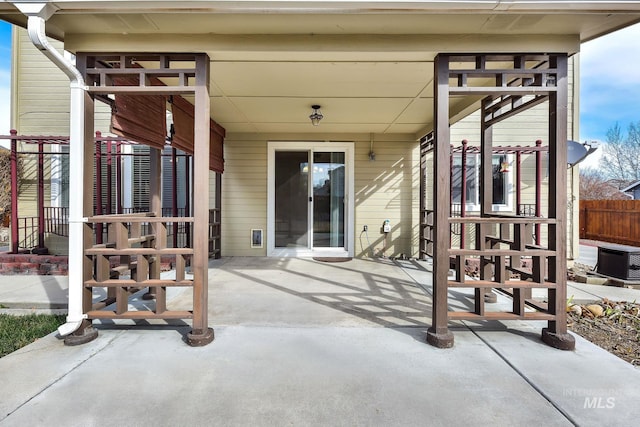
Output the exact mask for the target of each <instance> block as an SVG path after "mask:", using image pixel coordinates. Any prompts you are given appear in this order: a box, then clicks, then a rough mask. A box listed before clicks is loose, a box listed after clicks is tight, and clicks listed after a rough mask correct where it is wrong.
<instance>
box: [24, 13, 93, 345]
mask: <svg viewBox="0 0 640 427" xmlns="http://www.w3.org/2000/svg"><path fill="white" fill-rule="evenodd" d="M14 5H15V6H16V7H17V8H18V9H19V10H20V12H22V13H23V14H25V15H26V16H27V17H28V21H27V31H28V33H29V38H30V39H31V42H32V43H33V44H34V45H35V46H36V47H37V48H38V50H40V51H41V52H42V53H43V54H44V55H45V56H46V57H47V58H49V59H50V60H51V62H53V63H54V64H55V65H56V66H57V67H58V68H60V69H61V70H62V71H63V72H64V73H65V74H66V75H67V76H68V77H69V80H70V88H71V109H70V128H69V158H70V161H69V306H68V314H67V323H65V324H64V325H62V326H60V327H59V328H58V332H59V333H60V335H62V336H65V335H69V334H71V333H73V332H75V331H76V330H77V329H78V328H79V327H80V326H81V324H82V321H83V320H84V319H86V318H87V315H86V314H84V313H83V307H82V287H83V277H82V257H83V247H82V244H83V240H84V239H83V227H84V222H85V218H83V213H84V212H83V204H84V202H83V194H84V188H83V187H84V182H83V179H84V134H85V125H84V108H85V101H84V99H85V98H84V97H85V90H86V87H85V82H84V79H83V77H82V74H81V73H80V71H79V70H78V69H77V68H76V67H75V66H74V65H73V64H72V63H71V62H70V61H69V60H68V59H66V58H65V57H64V56H63V55H62V54H61V53H60V52H58V51H57V50H56V49H55V48H54V47H53V46H52V45H51V44H50V43H49V41H48V40H47V36H46V33H45V27H46V20H47V19H49V18H50V17H51V16H52V15H53V14H54V13H55V12H56V8H55V7H54V6H53V5H51V3H32V2H28V3H20V2H14Z"/></svg>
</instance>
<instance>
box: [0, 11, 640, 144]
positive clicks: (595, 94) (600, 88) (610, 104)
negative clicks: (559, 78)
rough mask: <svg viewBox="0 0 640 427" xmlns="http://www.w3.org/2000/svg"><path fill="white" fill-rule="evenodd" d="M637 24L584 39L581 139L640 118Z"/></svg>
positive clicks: (1, 130) (6, 76) (0, 61)
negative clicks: (587, 40) (588, 40)
mask: <svg viewBox="0 0 640 427" xmlns="http://www.w3.org/2000/svg"><path fill="white" fill-rule="evenodd" d="M638 40H640V24H638V25H634V26H632V27H629V28H626V29H623V30H620V31H617V32H615V33H613V34H610V35H608V36H605V37H601V38H599V39H596V40H593V41H591V42H588V43H585V44H584V45H583V46H582V53H581V70H580V72H581V83H580V88H581V94H580V141H585V140H593V139H596V140H601V141H604V140H605V135H606V132H607V130H608V129H609V128H610V127H612V126H613V125H614V124H615V123H616V122H617V123H619V124H620V126H621V127H622V129H623V130H625V131H626V129H627V127H628V126H629V123H631V122H638V121H640V72H638V69H639V68H640V43H639V42H638ZM10 76H11V25H10V24H7V23H5V22H4V21H0V134H5V135H6V134H7V133H9V124H10V119H9V102H10V78H11V77H10Z"/></svg>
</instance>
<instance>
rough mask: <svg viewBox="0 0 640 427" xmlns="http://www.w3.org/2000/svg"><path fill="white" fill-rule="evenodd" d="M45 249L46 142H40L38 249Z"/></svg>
mask: <svg viewBox="0 0 640 427" xmlns="http://www.w3.org/2000/svg"><path fill="white" fill-rule="evenodd" d="M42 248H44V142H43V141H42V140H40V141H38V249H42Z"/></svg>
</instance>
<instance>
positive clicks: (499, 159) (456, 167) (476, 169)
mask: <svg viewBox="0 0 640 427" xmlns="http://www.w3.org/2000/svg"><path fill="white" fill-rule="evenodd" d="M510 157H511V156H509V155H507V154H496V155H494V156H493V158H492V162H491V163H492V169H493V200H492V204H493V209H494V210H498V211H500V210H502V211H504V210H511V208H512V206H511V205H512V203H511V198H510V194H511V191H512V171H511V169H510V166H509V165H510ZM451 172H452V177H451V192H452V194H451V196H452V201H453V204H461V203H462V202H461V197H462V154H460V153H454V154H453V169H452V171H451ZM466 174H467V176H466V182H465V183H464V185H465V190H466V195H465V204H466V211H479V210H480V180H479V177H480V155H479V154H467V165H466Z"/></svg>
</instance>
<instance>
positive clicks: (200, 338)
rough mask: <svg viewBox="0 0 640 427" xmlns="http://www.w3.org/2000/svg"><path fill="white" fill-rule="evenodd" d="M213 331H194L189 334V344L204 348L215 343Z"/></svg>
mask: <svg viewBox="0 0 640 427" xmlns="http://www.w3.org/2000/svg"><path fill="white" fill-rule="evenodd" d="M213 338H214V335H213V329H212V328H207V329H205V330H204V331H196V330H195V329H194V330H192V331H191V332H189V333H188V334H187V344H189V345H190V346H191V347H203V346H205V345H207V344H209V343H210V342H212V341H213Z"/></svg>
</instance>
